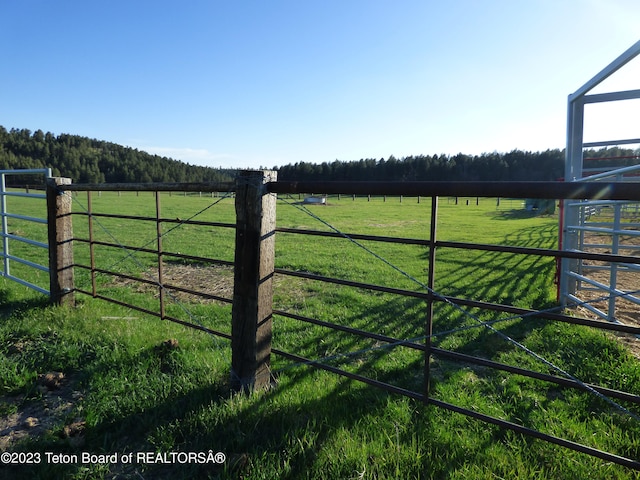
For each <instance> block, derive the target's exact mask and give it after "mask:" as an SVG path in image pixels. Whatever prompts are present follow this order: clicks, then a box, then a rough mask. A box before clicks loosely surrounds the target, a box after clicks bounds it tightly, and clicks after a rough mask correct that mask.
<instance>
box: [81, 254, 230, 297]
mask: <svg viewBox="0 0 640 480" xmlns="http://www.w3.org/2000/svg"><path fill="white" fill-rule="evenodd" d="M73 266H74V267H77V268H80V269H83V270H88V271H92V272H95V273H99V274H102V275H108V276H111V277H117V278H122V279H124V280H130V281H132V282H138V283H144V284H146V285H150V286H153V287H162V288H164V289H166V290H174V291H177V292H182V293H188V294H190V295H195V296H198V297H202V298H206V299H208V300H216V301H219V302H223V303H233V300H232V299H230V298H226V297H221V296H219V295H213V294H211V293H207V292H200V291H198V290H192V289H189V288H185V287H180V286H177V285H172V284H169V283H163V284H160V283H159V282H158V281H157V280H149V279H148V278H143V277H136V276H133V275H127V274H125V273H119V272H114V271H112V270H106V269H104V268H91V267H90V266H88V265H82V264H74V265H73Z"/></svg>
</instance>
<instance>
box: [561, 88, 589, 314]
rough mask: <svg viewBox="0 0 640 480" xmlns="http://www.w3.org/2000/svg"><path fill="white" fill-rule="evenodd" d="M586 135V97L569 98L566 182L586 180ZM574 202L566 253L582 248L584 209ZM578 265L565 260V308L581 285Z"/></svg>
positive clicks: (567, 211) (567, 218) (568, 217)
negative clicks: (579, 231) (579, 230)
mask: <svg viewBox="0 0 640 480" xmlns="http://www.w3.org/2000/svg"><path fill="white" fill-rule="evenodd" d="M583 133H584V97H582V96H578V97H575V96H569V100H568V105H567V148H566V151H565V156H566V158H565V172H564V180H565V181H566V182H572V181H575V180H578V179H580V178H581V177H582V156H583V154H582V150H583V148H582V145H583ZM573 205H575V203H574V202H571V203H568V202H567V203H566V206H567V208H566V209H565V211H564V225H563V226H562V236H563V244H564V247H563V249H564V250H575V249H576V248H577V247H578V238H577V235H578V234H577V231H576V229H575V228H574V227H576V226H577V225H578V223H579V220H580V209H579V208H578V207H576V206H573ZM577 268H578V262H577V261H576V260H573V259H569V258H563V259H562V260H561V272H560V297H561V298H560V300H561V304H562V305H563V306H566V305H567V299H568V298H569V295H573V294H575V292H576V288H577V284H576V281H575V279H572V278H571V277H570V275H569V273H570V272H572V271H576V270H577Z"/></svg>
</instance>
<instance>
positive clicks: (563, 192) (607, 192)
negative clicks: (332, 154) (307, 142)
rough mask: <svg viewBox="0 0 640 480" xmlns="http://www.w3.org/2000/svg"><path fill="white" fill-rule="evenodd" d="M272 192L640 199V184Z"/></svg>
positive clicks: (282, 187)
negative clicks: (639, 185)
mask: <svg viewBox="0 0 640 480" xmlns="http://www.w3.org/2000/svg"><path fill="white" fill-rule="evenodd" d="M267 191H269V192H270V193H290V194H296V193H308V192H322V193H323V194H343V193H344V194H355V195H367V194H371V195H396V196H399V195H405V196H414V197H417V196H418V195H421V196H440V197H464V196H467V197H507V198H549V199H561V198H577V199H585V198H597V199H611V200H640V188H638V185H637V184H631V183H628V182H608V183H593V182H348V181H339V182H329V181H315V182H310V181H304V182H302V181H301V182H299V181H277V182H270V183H268V184H267Z"/></svg>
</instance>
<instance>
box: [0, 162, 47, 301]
mask: <svg viewBox="0 0 640 480" xmlns="http://www.w3.org/2000/svg"><path fill="white" fill-rule="evenodd" d="M11 175H34V176H36V178H37V177H38V176H40V177H42V176H44V180H42V181H40V180H38V181H37V183H38V184H39V185H42V188H43V190H42V193H32V192H30V191H29V189H28V188H27V189H24V190H25V191H18V190H17V189H9V188H8V187H7V182H6V179H7V176H11ZM50 177H51V169H50V168H42V169H24V170H0V219H1V224H2V231H1V232H0V238H1V239H2V242H1V243H2V251H1V252H0V258H2V270H1V271H0V274H1V275H2V276H3V277H5V278H9V279H11V280H13V281H15V282H17V283H20V284H21V285H24V286H26V287H28V288H31V289H33V290H35V291H37V292H40V293H44V294H45V295H49V290H47V289H45V288H43V287H40V286H38V285H36V284H34V283H33V282H31V281H29V280H26V279H24V278H20V277H18V276H15V275H13V274H12V273H11V264H12V262H18V263H20V264H22V265H26V266H27V267H30V268H34V269H37V270H41V271H43V272H47V273H48V272H49V267H48V266H47V265H41V264H39V263H36V262H33V261H31V260H27V259H25V258H20V257H19V256H16V255H14V254H12V253H11V243H12V242H14V241H15V242H21V243H26V244H29V245H33V246H35V247H38V248H42V249H44V251H45V252H48V249H49V245H48V243H44V242H40V241H37V240H34V239H31V238H26V237H24V236H21V235H18V234H17V233H15V232H13V233H12V232H11V231H10V230H9V220H10V219H17V220H22V221H27V222H34V223H42V224H47V218H46V207H43V213H44V218H39V217H33V216H28V215H22V214H19V213H11V212H10V211H9V209H10V205H9V202H8V201H7V198H8V197H28V198H34V199H46V198H47V196H46V194H45V193H44V185H45V181H46V179H47V178H50ZM34 183H36V182H34ZM44 258H48V254H47V253H45V255H44Z"/></svg>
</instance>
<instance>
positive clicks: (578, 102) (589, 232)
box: [559, 41, 640, 322]
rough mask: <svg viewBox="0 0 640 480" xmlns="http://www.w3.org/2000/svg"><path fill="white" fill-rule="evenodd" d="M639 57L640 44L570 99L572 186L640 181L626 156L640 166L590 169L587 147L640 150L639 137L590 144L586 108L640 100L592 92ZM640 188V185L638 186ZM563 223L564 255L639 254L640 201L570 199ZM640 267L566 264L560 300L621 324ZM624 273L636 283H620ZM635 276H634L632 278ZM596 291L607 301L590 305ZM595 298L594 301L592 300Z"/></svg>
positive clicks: (632, 94) (637, 94)
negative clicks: (620, 314) (586, 162)
mask: <svg viewBox="0 0 640 480" xmlns="http://www.w3.org/2000/svg"><path fill="white" fill-rule="evenodd" d="M638 55H640V41H639V42H637V43H635V44H634V45H633V46H631V47H630V48H629V49H628V50H627V51H625V52H624V53H623V54H622V55H620V56H619V57H618V58H617V59H615V60H614V61H613V62H612V63H611V64H609V65H608V66H607V67H606V68H604V69H603V70H602V71H601V72H600V73H598V74H597V75H596V76H595V77H593V78H592V79H591V80H589V81H588V82H587V83H586V84H585V85H583V86H582V87H581V88H579V89H578V90H577V91H576V92H575V93H573V94H572V95H570V96H569V102H568V117H567V150H566V164H565V180H566V181H569V182H575V181H588V182H612V181H615V182H639V181H640V177H639V176H638V174H639V173H640V157H638V156H636V157H630V158H629V157H625V161H626V163H627V164H628V162H629V160H631V161H633V160H635V161H636V163H638V165H633V166H625V167H621V166H620V165H618V166H616V165H609V166H608V167H606V168H602V169H600V172H599V173H596V174H593V171H594V169H592V168H585V165H584V160H585V159H584V158H583V157H584V149H586V148H594V147H608V146H620V145H627V146H634V145H636V146H640V137H637V138H627V139H615V140H603V141H597V142H589V143H585V142H584V141H583V135H584V120H585V118H584V107H585V105H586V104H596V103H605V102H614V101H623V100H633V99H640V90H628V91H622V92H612V93H601V94H589V92H591V91H592V90H593V89H594V88H595V87H597V86H598V85H600V84H601V83H602V82H603V81H604V80H606V79H607V78H609V77H610V76H611V75H612V74H614V73H615V72H617V71H618V70H619V69H621V68H622V67H624V66H625V65H627V64H628V63H629V62H630V61H631V60H633V59H634V58H635V57H637V56H638ZM639 134H640V132H639ZM638 188H640V183H638ZM563 207H564V208H563V210H562V213H561V220H560V248H561V249H562V250H565V251H580V252H606V253H609V254H612V255H617V254H619V253H620V254H623V255H624V254H626V255H635V254H637V252H638V251H640V241H638V239H639V238H640V215H639V213H640V206H639V204H638V203H629V202H621V201H611V200H608V201H603V200H597V199H596V200H588V201H587V200H584V201H570V202H565V203H564V205H563ZM638 273H640V265H638V264H628V263H626V264H620V263H616V262H608V263H604V262H590V261H585V260H583V259H568V258H565V259H563V260H562V263H561V268H560V290H559V297H560V301H561V302H562V304H563V305H565V306H572V305H574V306H575V305H581V306H583V307H584V308H586V309H588V310H590V311H591V312H592V313H594V314H596V315H598V316H599V317H602V318H604V319H607V320H609V321H614V322H617V321H618V318H617V313H616V308H617V306H618V305H619V304H620V303H621V302H632V303H634V304H636V305H640V295H639V293H638V291H640V276H638V275H637V274H638ZM620 274H622V275H626V276H627V279H628V278H632V280H631V282H629V281H626V282H624V283H625V285H624V286H622V283H621V282H620ZM630 274H634V276H633V277H629V275H630ZM587 291H592V292H596V295H601V296H602V298H603V302H602V303H601V304H600V305H598V304H597V302H596V304H594V302H592V301H591V302H589V303H586V302H585V301H584V300H585V298H584V293H585V292H587ZM590 300H593V298H591V299H590Z"/></svg>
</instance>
